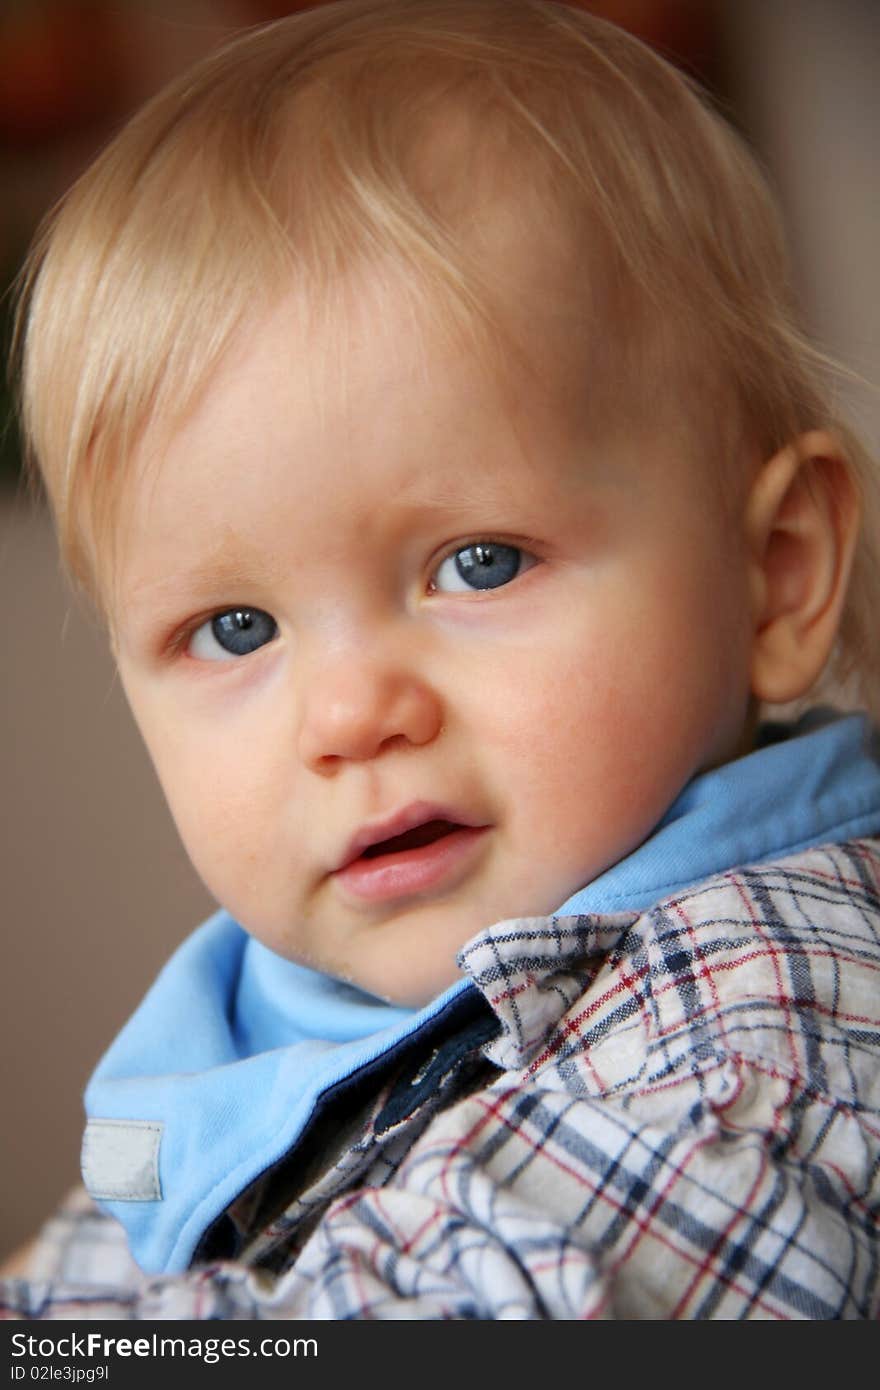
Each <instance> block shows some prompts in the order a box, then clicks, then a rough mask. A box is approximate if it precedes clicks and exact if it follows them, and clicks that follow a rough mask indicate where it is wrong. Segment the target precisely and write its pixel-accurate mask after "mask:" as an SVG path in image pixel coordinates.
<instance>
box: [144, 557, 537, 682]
mask: <svg viewBox="0 0 880 1390" xmlns="http://www.w3.org/2000/svg"><path fill="white" fill-rule="evenodd" d="M529 544H533V543H532V542H528V541H525V540H521V539H520V538H519V537H517V538H516V539H513V538H509V539H505V540H501V539H499V538H498V537H491V538H490V537H486V536H480V537H476V538H474V539H472V540H466V541H463V542H462V541H458V542H457V543H456V544H455V546H454V547H453V548H452V549H449V550H447V551H446V552H445V554H443V555H442V556H441V557H440V559H439V560H438V561H437V562H436V563H435V565H434V566H433V568H432V571H431V576H430V579H429V582H428V593H429V594H443V593H450V592H451V593H472V594H480V593H483V594H485V593H491V592H492V591H493V590H494V589H500V588H507V587H508V586H509V585H510V584H512V583H513V582H514V580H515V579H518V578H520V576H521V575H522V574H523V573H525V572H527V571H528V570H530V569H532V568H533V567H534V565H536V564H539V563H540V559H539V557H538V556H536V555H535V554H534V553H533V551H531V550H529V549H527V546H528V545H529ZM468 551H473V552H475V553H476V561H475V562H473V561H472V562H471V564H470V566H468V565H466V564H461V563H457V564H456V569H457V570H458V578H459V579H460V580H461V584H460V586H458V585H457V584H455V585H454V587H453V588H452V589H440V588H438V585H437V578H438V576H439V575H440V572H441V571H442V569H443V567H444V566H445V565H447V564H449V562H450V561H455V560H456V557H458V556H463V555H465V554H467V552H468ZM481 551H482V552H485V553H486V555H487V557H488V558H485V559H484V558H483V556H482V555H481V554H480V552H481ZM498 551H506V552H508V553H513V552H516V555H517V562H516V569H515V570H514V572H513V573H512V574H510V576H509V578H505V579H503V580H502V582H501V583H500V584H495V585H492V584H476V585H474V586H473V587H471V586H470V585H468V584H467V583H466V582H465V579H464V574H463V573H462V570H463V569H465V570H467V569H470V571H471V577H473V578H477V577H479V574H480V571H479V568H478V567H479V566H480V565H485V566H486V567H487V568H488V566H489V565H490V564H491V563H492V561H493V559H495V558H497V552H498ZM233 614H235V615H237V616H238V617H241V616H242V615H244V614H247V615H249V617H250V619H251V622H250V623H248V624H246V625H245V624H242V625H241V626H242V629H243V630H247V628H248V627H250V626H251V625H252V623H253V621H254V620H259V619H262V618H265V619H268V620H269V622H270V623H271V624H272V625H273V627H274V632H273V633H272V635H271V636H270V637H268V638H267V640H266V641H265V642H261V643H259V645H258V646H256V647H254V648H252V649H251V650H250V651H243V652H233V651H229V650H228V649H226V648H223V647H222V646H221V643H220V640H219V638H218V637H217V635H216V632H215V633H214V634H213V636H214V641H215V642H216V643H217V646H218V647H219V648H220V649H221V650H223V651H225V653H226V655H225V656H223V657H221V656H211V657H209V656H205V655H202V656H201V657H199V656H197V655H194V654H193V652H192V645H193V642H194V640H195V638H196V637H197V636H198V634H199V633H200V632H201V631H202V630H203V629H208V628H211V627H213V625H214V624H215V623H217V622H219V621H220V620H221V619H222V618H226V617H230V616H231V615H233ZM277 635H278V625H277V622H276V621H275V619H274V618H273V617H272V615H271V613H267V612H266V611H265V609H261V608H256V607H253V606H251V605H249V604H231V605H230V606H229V607H228V608H221V609H217V610H215V611H214V612H213V613H210V614H208V615H207V616H205V617H204V618H202V619H201V620H200V621H199V622H197V623H194V624H191V625H190V626H189V627H188V628H187V629H186V630H185V631H184V632H182V633H181V634H180V635H179V636H178V637H176V638H174V639H173V640H172V642H171V643H170V644H169V645H170V648H171V651H172V653H173V654H176V653H178V652H180V651H183V652H185V653H186V654H187V655H189V656H191V657H192V658H193V659H194V660H197V661H204V662H210V663H220V662H226V661H233V662H234V661H236V660H240V659H241V658H242V657H243V656H252V655H253V654H254V653H255V652H257V651H259V650H260V648H261V647H263V646H268V645H269V644H270V643H271V642H272V641H274V640H275V637H277Z"/></svg>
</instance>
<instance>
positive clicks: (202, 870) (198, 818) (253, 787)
mask: <svg viewBox="0 0 880 1390" xmlns="http://www.w3.org/2000/svg"><path fill="white" fill-rule="evenodd" d="M137 717H138V722H139V725H140V728H141V732H142V734H143V737H144V741H145V743H146V745H147V749H148V751H149V753H150V756H151V758H152V761H153V766H154V768H155V770H156V774H157V776H158V778H159V782H160V784H161V786H162V790H163V792H164V794H165V798H166V801H167V803H168V807H169V810H170V812H171V815H172V817H173V819H174V822H175V825H176V826H177V830H178V833H179V834H180V837H181V840H182V841H183V844H184V847H185V848H186V851H187V854H188V855H189V857H190V859H191V860H192V862H193V865H194V867H195V869H196V871H197V872H198V873H199V875H200V876H201V878H202V879H203V880H204V882H205V884H206V886H207V887H208V889H209V891H210V892H211V893H212V894H213V895H214V896H215V897H217V898H218V899H219V900H220V901H223V902H224V904H225V903H226V901H227V899H228V897H229V887H230V886H231V885H233V884H235V883H236V882H237V881H238V880H242V881H245V882H248V881H251V882H252V881H253V879H254V875H255V873H256V872H257V871H264V870H265V866H266V864H268V863H270V862H271V859H272V856H273V854H274V853H275V852H276V851H277V845H276V844H275V842H274V838H273V837H274V833H275V829H276V827H277V821H278V817H277V815H275V814H273V808H274V807H275V806H276V804H277V803H278V801H279V798H280V789H279V788H278V786H277V785H276V784H275V778H276V777H277V772H276V769H277V759H276V760H272V759H271V758H269V757H267V751H268V750H267V749H266V748H265V747H264V746H263V740H262V739H261V737H260V736H259V735H256V736H255V734H254V733H253V732H252V730H249V729H244V730H233V729H227V728H224V729H223V731H222V733H218V734H217V736H216V737H215V736H213V734H212V733H211V730H210V727H209V728H207V729H205V728H204V726H202V725H201V724H200V723H199V721H194V723H189V722H188V721H185V720H182V719H181V718H180V715H179V712H178V714H177V717H176V718H162V717H161V712H156V711H149V712H144V711H139V712H137ZM257 727H259V725H258V724H257Z"/></svg>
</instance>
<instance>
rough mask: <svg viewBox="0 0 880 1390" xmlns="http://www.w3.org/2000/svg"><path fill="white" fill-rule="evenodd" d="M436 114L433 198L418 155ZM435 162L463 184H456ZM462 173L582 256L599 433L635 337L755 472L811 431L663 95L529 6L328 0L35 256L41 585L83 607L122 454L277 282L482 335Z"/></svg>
mask: <svg viewBox="0 0 880 1390" xmlns="http://www.w3.org/2000/svg"><path fill="white" fill-rule="evenodd" d="M462 114H463V115H464V116H465V122H464V125H463V126H462V127H461V129H462V130H463V134H462V135H460V136H459V137H458V138H457V141H456V139H453V140H452V149H451V152H450V151H447V157H446V176H443V177H441V176H439V175H438V174H437V173H436V171H435V168H434V165H433V164H432V150H433V152H434V157H436V158H439V155H438V154H437V150H438V149H439V148H440V146H442V131H443V130H444V129H447V130H451V129H457V128H458V127H456V125H455V120H454V116H455V115H459V116H460V115H462ZM438 132H439V133H441V138H440V139H439V141H438ZM478 145H479V146H480V147H481V148H482V149H483V150H484V152H485V151H488V152H489V157H488V158H484V159H483V160H482V165H481V167H482V175H480V170H479V169H476V170H475V168H473V167H471V165H473V164H474V161H475V160H476V156H475V155H473V157H471V156H472V152H473V150H475V149H476V148H477V146H478ZM450 160H451V168H450V167H449V165H450ZM456 160H461V161H462V162H464V163H468V169H467V171H466V172H465V171H463V170H459V171H458V172H459V173H460V177H459V178H458V179H457V180H456V177H455V175H456V172H457V171H456ZM477 162H479V161H477ZM490 168H495V169H497V168H506V169H508V171H510V173H511V176H512V182H511V184H510V186H512V187H515V186H516V180H517V179H518V180H519V181H520V183H521V186H522V187H523V188H527V187H528V188H531V189H533V190H538V196H539V197H540V199H542V200H544V201H545V202H546V204H547V209H548V214H547V219H546V225H549V223H550V221H552V219H553V218H554V217H555V218H556V220H557V222H558V221H559V220H560V218H561V219H562V221H564V222H565V223H566V225H567V226H568V227H569V229H570V230H571V232H572V233H573V234H574V235H575V236H580V237H583V239H584V245H585V247H586V246H587V245H590V246H591V247H592V248H593V250H595V248H596V247H597V246H599V247H600V248H601V253H602V257H603V258H604V261H605V263H607V267H608V274H607V278H608V281H609V283H613V284H615V285H616V286H617V290H616V291H615V293H616V294H617V296H618V300H619V302H620V303H623V302H625V303H626V304H627V305H628V306H629V308H630V309H631V310H632V311H633V318H632V320H631V322H630V323H629V324H628V325H627V326H626V327H625V329H624V330H623V331H612V332H610V333H609V332H607V331H606V332H605V334H604V340H603V341H604V344H605V345H607V354H608V357H609V363H608V364H606V371H605V375H606V378H607V381H608V382H614V383H616V402H617V405H618V408H619V409H621V410H622V411H623V413H624V414H625V413H626V411H625V410H623V407H621V406H620V402H621V401H625V402H626V410H628V409H629V405H630V398H632V397H633V396H635V395H638V394H639V393H640V392H641V394H642V396H643V397H644V394H645V392H646V391H647V390H648V389H649V385H648V375H647V374H646V373H645V371H644V362H641V361H640V360H639V351H640V349H639V339H640V337H642V336H644V337H645V339H646V340H647V338H648V337H649V336H650V332H649V330H650V329H652V330H653V332H654V337H655V339H656V338H657V337H658V336H659V337H660V338H661V339H662V341H663V344H664V345H665V347H664V351H665V357H666V360H667V363H668V362H669V361H670V360H671V359H673V358H674V359H676V360H677V363H678V367H677V383H676V384H677V385H678V387H679V391H678V394H679V396H681V398H682V400H684V398H685V397H686V396H690V397H692V398H698V397H700V396H705V395H706V393H707V391H709V389H710V386H712V384H714V386H713V389H714V391H715V395H716V396H717V394H718V391H719V390H721V391H722V392H723V394H724V395H725V397H726V400H727V401H728V402H729V403H730V404H731V405H732V407H733V413H734V415H735V416H736V429H737V430H738V431H740V437H741V438H747V439H748V440H749V441H750V443H751V444H752V446H753V447H754V448H756V449H759V450H760V451H761V452H762V453H763V454H764V455H769V453H770V452H772V451H775V449H776V448H778V447H780V446H781V445H783V444H784V443H786V442H787V441H789V440H792V439H794V438H796V437H797V435H798V434H799V433H801V432H802V431H804V430H807V429H810V428H813V427H816V426H826V427H827V426H829V425H831V426H832V427H834V421H833V413H832V411H831V408H830V400H829V392H830V389H831V388H830V386H829V376H828V364H827V363H826V362H825V360H824V359H823V358H822V356H821V355H820V354H819V353H817V352H816V351H815V350H814V349H813V348H812V347H811V346H810V345H809V344H808V343H807V342H806V340H805V338H804V337H803V336H802V334H801V332H800V331H799V329H798V327H797V322H796V317H795V314H794V311H793V308H792V303H791V299H790V295H789V289H788V283H789V281H788V269H787V260H786V253H785V249H784V244H783V238H782V235H781V232H780V228H779V223H778V218H777V214H776V210H775V207H774V203H773V200H772V198H771V196H770V194H769V193H768V190H767V188H766V185H765V183H764V181H763V178H762V177H761V175H760V173H759V171H758V169H757V167H756V165H755V162H754V160H753V159H752V157H751V156H750V154H749V153H748V151H747V150H746V149H745V147H744V145H743V144H742V143H741V141H740V140H739V138H738V137H737V136H736V135H735V133H734V132H733V131H732V130H731V129H730V128H729V127H728V126H727V125H726V124H725V122H724V121H722V120H721V119H720V118H719V117H718V116H717V115H716V114H715V113H714V111H713V110H712V109H711V107H710V105H709V104H708V102H707V101H706V100H705V99H704V98H703V97H702V96H701V94H700V93H699V92H698V91H697V90H695V88H694V86H693V85H692V84H691V83H690V82H689V81H688V80H687V79H686V78H685V77H684V76H683V75H682V74H680V73H678V72H676V71H675V70H674V69H673V68H672V67H670V65H669V64H667V63H666V62H665V61H664V60H663V59H661V58H660V57H659V56H658V55H656V54H655V53H653V52H652V51H651V50H649V49H648V48H647V47H645V46H644V45H643V44H641V43H639V42H638V41H637V40H635V39H633V38H632V37H630V36H629V35H627V34H626V33H624V32H623V31H621V30H618V29H617V28H615V27H613V26H611V25H609V24H607V23H605V22H603V21H601V20H599V19H597V18H595V17H592V16H590V15H587V14H585V13H583V12H582V11H579V10H575V9H572V8H569V7H568V6H566V5H564V4H556V3H549V0H343V2H342V3H339V4H330V5H325V6H321V7H319V8H316V9H311V10H307V11H305V12H301V13H299V14H296V15H293V16H290V17H289V18H287V19H283V20H280V21H278V22H276V23H273V24H269V25H266V26H263V27H260V28H258V29H255V30H251V31H248V32H246V33H245V34H243V35H242V36H240V37H239V38H237V39H236V40H234V41H233V42H232V43H230V44H229V45H228V46H226V47H225V48H223V49H222V50H221V51H219V52H217V53H215V54H213V55H212V56H210V57H208V58H207V59H206V60H204V61H203V62H201V63H200V64H198V65H197V66H196V67H195V68H194V69H193V70H191V71H190V72H188V73H186V74H185V75H184V76H183V77H181V78H180V79H178V80H177V81H175V82H174V83H172V84H171V85H170V86H169V87H167V88H166V89H165V90H164V91H163V92H161V93H160V94H159V95H158V96H157V97H155V98H154V99H153V100H152V101H151V102H150V103H149V104H148V105H147V106H146V107H145V108H144V109H143V110H142V111H140V112H139V113H138V114H137V115H136V116H135V117H134V119H133V120H132V121H131V122H130V123H129V124H128V125H127V126H126V127H125V129H124V130H123V131H122V132H121V133H120V134H119V135H118V136H117V138H116V139H115V140H114V141H113V142H112V143H111V144H110V145H109V147H108V148H107V149H106V150H105V151H104V153H103V154H102V155H101V156H100V157H99V158H98V159H97V161H96V162H95V163H94V164H93V166H92V167H91V168H90V169H89V170H88V171H87V172H86V173H85V174H84V175H83V177H82V178H81V179H80V180H79V182H78V183H77V184H76V185H75V186H74V188H73V189H72V190H71V191H70V193H69V194H68V195H67V197H66V198H65V199H64V200H63V202H62V203H61V205H60V206H59V208H58V209H56V210H55V211H54V212H53V213H52V214H51V215H50V217H49V219H48V220H47V223H46V225H45V226H44V227H43V228H42V229H41V232H40V234H39V235H38V238H37V241H36V243H35V247H34V249H33V251H32V254H31V257H30V260H29V262H28V265H27V267H26V269H25V272H24V277H23V289H22V294H21V299H20V308H19V332H18V342H19V353H20V360H21V408H22V419H23V426H24V435H25V438H26V441H27V444H28V447H29V450H30V454H31V456H32V458H33V459H34V460H35V461H36V464H37V466H38V468H39V471H40V473H41V474H42V477H43V479H44V481H45V484H46V488H47V492H48V494H49V497H50V500H51V504H52V507H53V510H54V513H55V517H56V521H57V526H58V531H59V537H60V542H61V547H62V552H63V554H64V556H65V558H66V562H67V564H68V568H69V569H70V571H71V572H72V574H73V575H74V576H75V577H76V578H77V579H78V580H79V581H80V582H81V584H82V585H83V586H84V587H86V588H87V589H88V590H89V591H90V592H91V593H92V595H93V596H95V597H97V598H99V590H100V585H99V582H98V574H99V571H100V569H101V565H102V562H103V561H105V560H106V556H107V554H108V553H109V547H110V543H111V540H112V536H113V524H114V517H115V509H116V504H117V501H118V497H119V492H120V487H121V485H122V483H123V482H124V479H125V471H126V466H127V463H128V462H129V460H130V458H131V455H132V451H133V448H134V446H135V444H136V443H137V441H138V439H139V438H140V437H141V436H142V435H143V433H144V431H145V429H146V428H147V425H148V424H150V423H151V422H153V421H155V420H163V421H173V420H174V419H176V418H178V417H179V416H180V415H181V414H183V413H184V412H185V411H186V409H187V408H188V407H189V406H191V405H192V403H193V401H194V399H195V396H196V394H197V392H198V391H199V389H200V388H201V387H203V386H204V384H205V383H206V381H207V379H208V377H209V376H210V374H211V372H212V370H213V369H214V368H215V367H216V365H217V363H218V362H219V360H220V357H221V355H222V354H223V352H224V350H225V349H226V348H227V346H228V345H229V342H230V340H231V338H232V336H233V334H234V333H235V330H236V328H237V326H238V325H239V324H240V323H241V322H242V320H243V319H244V318H245V317H246V316H247V315H248V314H249V313H252V312H254V308H255V306H259V305H260V304H262V303H264V302H266V300H267V298H268V296H270V295H271V294H272V292H273V290H275V289H276V288H277V287H278V286H279V285H280V284H282V283H283V282H285V281H289V280H290V279H291V277H293V278H295V279H296V280H297V281H298V282H300V283H302V284H305V285H307V286H310V287H313V288H315V289H316V290H317V292H318V293H319V294H320V292H321V290H326V289H327V288H328V287H330V286H332V285H333V283H334V281H335V280H336V279H337V278H338V277H339V275H340V273H341V272H343V271H344V270H345V269H347V268H348V267H350V266H351V265H352V264H355V263H357V262H363V261H367V262H372V263H376V264H379V263H387V262H389V261H391V262H394V263H396V264H397V265H398V266H399V267H400V268H401V270H402V271H403V272H404V273H405V274H406V275H407V276H408V278H409V280H410V281H411V282H412V283H413V284H414V285H415V284H421V285H423V286H425V287H428V288H429V289H430V290H431V291H432V294H433V295H434V297H435V298H436V299H437V300H438V301H442V302H444V303H446V304H448V305H452V306H454V307H455V309H456V312H459V314H461V313H462V312H463V315H464V317H465V318H467V317H468V316H470V317H471V318H472V319H474V320H476V319H478V318H479V317H480V316H481V315H483V316H488V317H491V311H490V309H489V306H488V303H487V292H486V287H485V284H484V283H482V282H481V279H480V275H479V273H478V271H477V269H476V267H475V264H474V261H473V259H472V258H471V257H469V254H468V251H467V244H466V243H467V238H466V237H464V236H462V234H461V223H462V219H463V217H466V215H467V205H468V202H469V200H473V199H474V198H475V197H476V196H477V195H476V193H475V191H474V190H475V189H476V188H478V187H479V177H480V176H482V177H486V171H487V170H488V169H490ZM450 190H451V191H450ZM544 230H545V227H543V226H539V227H536V228H535V229H534V235H535V237H536V238H538V237H541V236H542V235H543V234H544ZM591 266H592V261H591V258H590V256H587V257H586V272H585V278H587V279H588V278H589V273H590V269H591ZM603 274H605V270H604V269H603ZM607 327H609V325H606V328H607ZM610 327H612V328H613V325H610ZM686 371H689V372H691V373H693V374H694V376H695V379H696V380H697V383H698V384H696V385H695V386H694V388H693V389H692V390H690V391H687V390H686V389H685V381H684V379H683V378H684V376H685V372H686ZM655 376H656V373H655ZM591 389H592V383H591ZM652 389H653V392H654V398H655V399H657V398H659V397H661V396H662V395H663V393H664V390H665V392H666V394H667V396H668V394H669V393H670V391H671V390H674V386H673V387H670V380H669V378H667V379H666V381H665V382H659V381H655V382H654V384H653V388H652ZM627 393H628V394H627ZM716 407H717V401H713V402H712V408H713V409H715V408H716ZM696 408H697V407H696V406H694V409H696ZM704 418H705V411H704ZM837 428H838V434H839V436H840V437H841V439H842V440H843V442H844V450H845V453H846V457H847V461H848V464H849V467H850V469H851V471H852V472H853V474H854V476H855V478H856V480H857V483H858V486H859V488H860V491H861V493H862V495H863V505H864V507H865V510H866V514H867V518H868V520H867V524H866V526H865V530H864V534H863V538H862V542H861V545H860V550H859V553H858V556H857V560H856V564H855V568H854V573H853V576H852V580H851V587H850V594H849V600H848V607H847V611H846V614H845V617H844V620H843V624H842V627H841V634H840V641H839V651H838V657H839V661H838V667H839V671H841V672H842V671H844V670H845V669H848V668H856V669H858V670H859V671H860V672H861V674H862V676H863V678H864V682H865V685H866V688H867V695H868V698H870V695H871V694H872V693H873V690H874V689H875V688H876V686H877V685H878V683H880V682H878V673H877V671H876V670H875V666H876V664H877V658H876V656H874V653H873V648H874V644H873V643H872V642H871V640H870V638H871V629H872V625H873V614H874V612H875V610H876V598H877V594H878V574H880V569H878V563H877V558H876V539H875V538H876V536H877V526H876V525H875V516H876V515H877V506H876V502H875V501H874V492H873V486H874V485H873V473H872V470H871V467H870V464H869V461H868V460H867V458H866V456H865V455H864V453H863V452H862V451H861V449H860V447H859V446H858V444H857V443H856V441H855V440H854V439H853V438H852V437H851V436H850V435H849V434H847V433H846V431H844V430H843V429H842V427H837Z"/></svg>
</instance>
